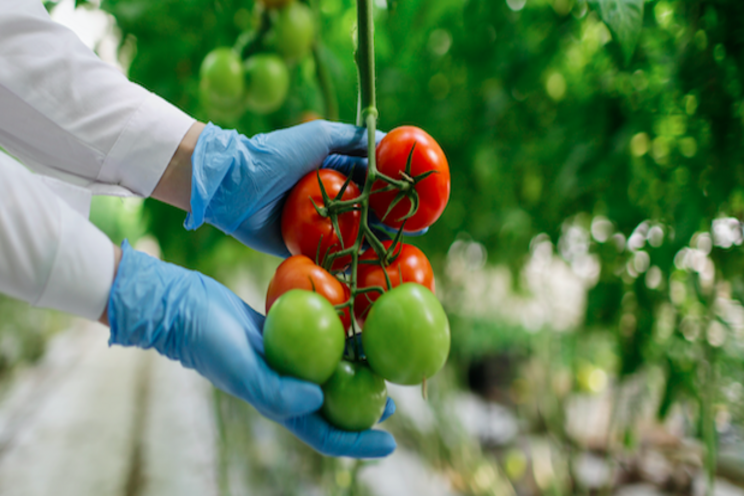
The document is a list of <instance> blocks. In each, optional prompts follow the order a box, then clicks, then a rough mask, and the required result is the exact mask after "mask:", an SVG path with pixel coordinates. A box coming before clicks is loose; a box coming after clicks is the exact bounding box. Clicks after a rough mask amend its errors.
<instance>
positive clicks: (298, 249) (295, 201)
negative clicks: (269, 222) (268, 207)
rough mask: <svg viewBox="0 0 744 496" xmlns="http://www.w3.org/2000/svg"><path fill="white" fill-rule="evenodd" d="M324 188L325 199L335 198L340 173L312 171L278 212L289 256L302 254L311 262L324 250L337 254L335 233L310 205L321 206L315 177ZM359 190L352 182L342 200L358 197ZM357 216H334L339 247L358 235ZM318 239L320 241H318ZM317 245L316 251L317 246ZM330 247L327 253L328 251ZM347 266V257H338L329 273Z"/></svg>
mask: <svg viewBox="0 0 744 496" xmlns="http://www.w3.org/2000/svg"><path fill="white" fill-rule="evenodd" d="M318 175H320V180H321V181H322V182H323V185H324V186H325V190H326V192H327V193H328V196H329V197H331V198H335V197H336V195H337V194H338V192H339V191H341V187H342V186H343V184H344V181H346V177H345V176H344V175H343V174H341V173H340V172H337V171H334V170H331V169H320V170H319V171H312V172H310V173H308V174H307V175H306V176H305V177H303V178H302V179H300V180H299V182H298V183H297V184H296V185H295V187H294V188H293V189H292V191H291V192H290V194H289V197H288V198H287V202H286V203H285V204H284V210H283V211H282V237H283V238H284V243H285V244H286V245H287V249H288V250H289V252H290V253H291V254H292V255H305V256H306V257H310V259H312V260H315V256H316V254H317V253H320V257H321V258H322V257H323V256H324V255H325V254H326V251H328V252H329V253H334V252H337V251H341V243H340V242H339V237H338V233H336V232H335V230H334V228H333V223H332V222H331V219H330V218H327V217H321V216H320V215H319V214H318V212H317V211H316V210H315V207H314V206H313V202H312V201H311V199H312V200H313V201H315V204H316V205H317V206H318V207H323V206H324V203H323V196H322V194H321V192H320V186H319V185H318V179H317V176H318ZM359 194H360V192H359V188H358V187H357V185H356V184H354V183H353V182H350V183H349V185H348V186H347V187H346V191H344V194H343V196H342V199H343V200H351V199H353V198H356V197H358V196H359ZM360 219H361V213H360V212H359V211H351V212H345V213H343V214H341V215H339V216H338V226H339V230H340V231H341V237H342V239H343V241H344V244H343V246H344V247H349V246H351V245H353V244H354V242H355V241H356V237H357V234H358V233H359V223H360ZM321 237H322V240H321ZM319 243H320V251H318V244H319ZM329 248H330V250H329ZM350 263H351V256H346V257H341V258H338V259H336V260H335V261H334V262H333V267H332V268H333V270H343V269H344V268H346V267H347V266H348V265H349V264H350Z"/></svg>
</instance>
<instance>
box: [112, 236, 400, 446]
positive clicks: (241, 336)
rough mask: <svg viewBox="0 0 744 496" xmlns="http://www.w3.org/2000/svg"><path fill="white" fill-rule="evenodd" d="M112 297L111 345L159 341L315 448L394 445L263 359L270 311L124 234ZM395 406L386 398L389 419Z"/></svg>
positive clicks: (173, 355)
mask: <svg viewBox="0 0 744 496" xmlns="http://www.w3.org/2000/svg"><path fill="white" fill-rule="evenodd" d="M122 249H123V257H122V259H121V263H120V264H119V269H118V272H117V275H116V279H115V280H114V284H113V286H112V288H111V296H110V299H109V310H108V316H109V323H110V326H111V339H110V340H109V344H120V345H123V346H138V347H140V348H145V349H147V348H155V349H156V350H157V351H158V352H159V353H161V354H163V355H165V356H167V357H168V358H171V359H173V360H178V361H180V362H181V363H182V364H183V366H185V367H187V368H193V369H196V371H197V372H199V373H200V374H201V375H203V376H204V377H206V378H207V379H209V380H210V381H211V382H212V383H213V384H214V385H215V386H217V387H218V388H219V389H221V390H223V391H225V392H227V393H230V394H232V395H234V396H236V397H238V398H240V399H242V400H245V401H247V402H248V403H250V404H251V405H253V406H254V407H255V408H256V409H257V410H258V411H259V412H260V413H261V414H262V415H264V416H265V417H268V418H270V419H272V420H274V421H276V422H279V423H281V424H283V425H284V426H286V427H287V428H288V429H289V430H290V431H292V432H293V433H294V434H295V435H296V436H297V437H299V438H300V439H302V440H303V441H304V442H306V443H307V444H309V445H310V446H311V447H313V448H314V449H316V450H317V451H319V452H321V453H324V454H327V455H332V456H351V457H356V458H375V457H382V456H387V455H389V454H390V453H392V451H393V450H394V449H395V440H394V439H393V437H392V436H391V435H390V434H388V433H387V432H384V431H375V430H367V431H363V432H359V433H352V432H344V431H340V430H338V429H335V428H333V427H331V426H330V425H329V424H328V423H327V422H325V420H323V419H322V418H321V417H320V416H319V415H318V414H317V413H312V412H316V411H317V410H318V409H319V408H320V407H321V405H322V404H323V392H322V390H321V389H320V387H319V386H317V385H315V384H311V383H309V382H304V381H300V380H297V379H293V378H289V377H280V376H279V375H278V374H277V373H276V372H274V371H273V370H271V369H270V368H269V366H268V365H267V364H266V362H265V361H264V358H263V352H264V351H263V337H262V335H261V330H262V329H263V323H264V317H263V316H262V315H261V314H259V313H258V312H256V311H255V310H253V309H252V308H251V307H249V306H248V305H246V304H245V303H244V302H243V300H241V299H240V298H238V297H237V296H236V295H235V294H234V293H233V292H232V291H230V290H229V289H227V288H226V287H224V286H223V285H222V284H220V283H218V282H217V281H215V280H214V279H211V278H209V277H206V276H204V275H202V274H200V273H198V272H193V271H190V270H186V269H184V268H181V267H178V266H176V265H172V264H169V263H165V262H161V261H159V260H157V259H155V258H152V257H150V256H148V255H146V254H144V253H141V252H137V251H135V250H133V249H132V248H131V247H130V246H129V244H128V243H127V242H126V241H125V242H124V243H123V244H122ZM394 410H395V406H394V404H393V403H392V401H390V400H388V405H387V407H386V411H385V415H384V416H383V420H384V418H387V416H389V415H390V414H392V413H393V411H394Z"/></svg>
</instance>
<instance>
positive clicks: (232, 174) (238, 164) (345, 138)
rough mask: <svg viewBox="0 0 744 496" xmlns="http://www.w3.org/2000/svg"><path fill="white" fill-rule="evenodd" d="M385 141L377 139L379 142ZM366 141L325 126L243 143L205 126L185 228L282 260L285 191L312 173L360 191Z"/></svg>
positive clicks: (354, 130)
mask: <svg viewBox="0 0 744 496" xmlns="http://www.w3.org/2000/svg"><path fill="white" fill-rule="evenodd" d="M383 136H384V133H381V132H378V133H377V141H378V142H379V140H381V139H382V137H383ZM366 154H367V133H366V130H365V129H363V128H359V127H356V126H352V125H349V124H341V123H337V122H328V121H313V122H308V123H307V124H301V125H299V126H295V127H291V128H288V129H282V130H280V131H274V132H272V133H268V134H258V135H256V136H254V137H253V138H250V139H249V138H246V137H245V136H243V135H241V134H238V133H237V132H236V131H228V130H223V129H220V128H219V127H217V126H215V125H213V124H208V125H207V127H206V128H204V131H202V133H201V135H200V136H199V139H198V141H197V143H196V148H195V150H194V153H193V155H192V159H191V162H192V166H193V169H192V186H191V213H190V214H189V215H188V216H187V217H186V222H185V224H184V225H185V227H186V228H187V229H196V228H198V227H199V226H201V225H202V223H204V222H207V223H209V224H212V225H214V226H216V227H217V228H219V229H220V230H222V231H223V232H225V233H226V234H230V235H232V236H234V237H235V238H237V239H238V240H239V241H241V242H242V243H243V244H245V245H248V246H250V247H251V248H254V249H256V250H259V251H262V252H264V253H270V254H272V255H276V256H280V257H288V256H289V251H287V247H286V246H285V244H284V241H283V240H282V235H281V226H280V224H281V214H282V206H283V200H284V198H285V197H286V195H287V193H288V192H289V190H291V189H292V187H293V186H294V185H295V184H296V183H297V181H299V180H300V179H301V178H302V177H303V176H305V174H307V173H308V172H311V171H313V170H316V169H317V168H318V167H322V168H332V169H335V170H338V171H339V172H342V173H343V174H345V175H349V173H351V171H352V169H353V170H354V177H353V179H355V180H356V181H357V182H359V183H360V184H361V183H363V182H364V177H365V175H366V170H367V159H366V158H365V156H366Z"/></svg>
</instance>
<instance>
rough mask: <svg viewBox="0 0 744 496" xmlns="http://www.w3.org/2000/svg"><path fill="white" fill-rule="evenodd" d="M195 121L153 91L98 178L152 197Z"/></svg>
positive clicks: (132, 120)
mask: <svg viewBox="0 0 744 496" xmlns="http://www.w3.org/2000/svg"><path fill="white" fill-rule="evenodd" d="M194 122H196V120H195V119H194V118H193V117H190V116H189V115H188V114H186V113H184V112H183V111H181V110H180V109H179V108H177V107H176V106H174V105H172V104H170V103H168V102H167V101H165V100H163V99H162V98H160V97H159V96H157V95H155V94H154V93H150V94H149V95H148V96H147V97H146V98H145V100H144V101H143V102H142V105H141V106H140V107H139V109H137V111H136V112H135V113H134V115H132V117H131V119H130V120H129V122H128V123H127V125H126V127H125V128H124V130H123V131H122V133H121V135H120V136H119V138H118V140H117V141H116V143H115V144H114V146H113V148H112V149H111V151H110V152H109V154H108V156H107V157H106V160H105V162H104V164H103V167H102V168H101V172H100V174H99V176H98V178H97V179H98V181H101V182H104V183H109V184H116V185H121V186H123V187H125V188H126V189H128V190H130V191H132V192H134V193H136V194H138V195H141V196H143V197H149V196H150V195H151V194H152V192H153V190H154V189H155V186H157V184H158V181H160V177H161V176H162V175H163V172H165V169H166V167H167V166H168V164H169V163H170V160H171V157H173V154H174V153H175V152H176V149H177V148H178V145H180V144H181V141H182V140H183V137H184V136H185V135H186V133H187V132H188V130H189V129H190V128H191V126H192V125H193V124H194Z"/></svg>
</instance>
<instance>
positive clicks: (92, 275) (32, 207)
mask: <svg viewBox="0 0 744 496" xmlns="http://www.w3.org/2000/svg"><path fill="white" fill-rule="evenodd" d="M113 277H114V248H113V245H112V244H111V241H109V239H108V238H107V237H106V235H105V234H103V233H102V232H101V231H100V230H98V228H96V227H95V226H94V225H93V224H91V223H90V222H89V221H88V220H87V219H86V218H85V217H83V216H82V215H80V214H79V213H78V212H76V211H75V210H74V209H73V208H72V207H71V206H70V205H68V204H67V203H66V202H65V201H63V200H62V199H61V198H60V197H58V196H57V195H56V194H55V193H54V192H53V191H52V190H51V189H50V188H49V187H48V186H47V185H46V184H45V183H44V181H43V180H42V178H41V177H40V176H38V175H36V174H33V173H31V172H30V171H28V170H27V169H25V168H24V167H23V166H22V165H21V164H19V163H18V162H16V161H15V160H13V159H12V158H10V157H9V156H8V155H6V154H4V153H2V152H0V293H4V294H7V295H9V296H12V297H14V298H18V299H20V300H23V301H26V302H28V303H30V304H32V305H34V306H39V307H44V308H53V309H56V310H62V311H64V312H68V313H72V314H75V315H80V316H82V317H86V318H88V319H91V320H96V319H98V318H99V317H100V316H101V314H102V313H103V310H104V309H105V307H106V303H107V302H108V296H109V292H110V289H111V284H112V281H113Z"/></svg>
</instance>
